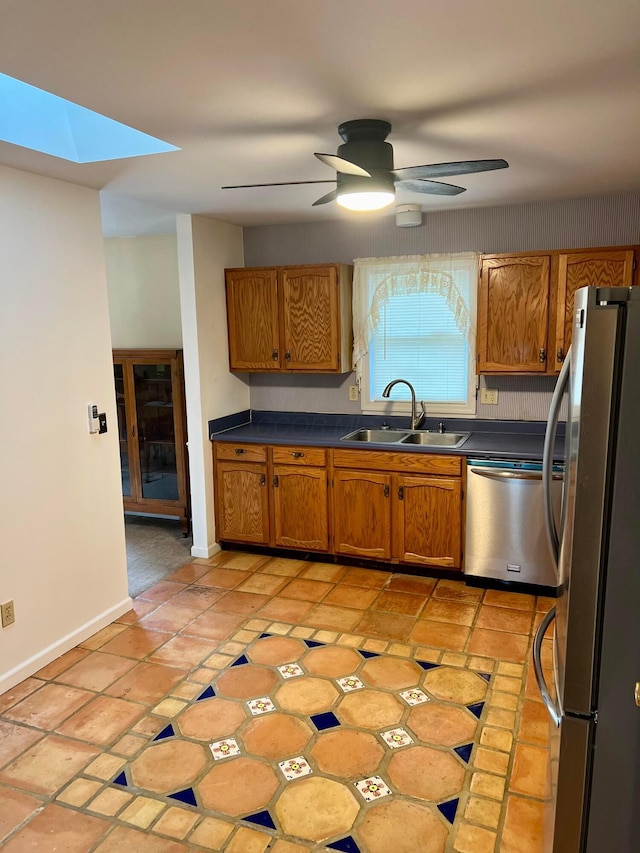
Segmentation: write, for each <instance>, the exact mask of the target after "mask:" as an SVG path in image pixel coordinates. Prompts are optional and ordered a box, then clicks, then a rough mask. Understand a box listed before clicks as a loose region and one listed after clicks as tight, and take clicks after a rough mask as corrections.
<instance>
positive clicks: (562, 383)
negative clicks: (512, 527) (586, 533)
mask: <svg viewBox="0 0 640 853" xmlns="http://www.w3.org/2000/svg"><path fill="white" fill-rule="evenodd" d="M570 370H571V348H569V351H568V352H567V355H566V358H565V360H564V362H563V364H562V370H561V371H560V376H559V377H558V381H557V383H556V387H555V390H554V392H553V399H552V400H551V406H550V408H549V419H548V420H547V429H546V431H545V435H544V449H543V451H542V496H543V500H544V519H545V529H546V532H547V540H548V542H549V547H550V549H551V555H552V557H553V561H554V563H555V565H556V567H557V566H558V560H559V556H560V535H559V534H558V529H557V527H556V520H555V517H554V515H553V504H552V501H551V480H552V476H553V449H554V445H555V442H556V432H557V429H558V418H559V417H560V407H561V406H562V398H563V397H564V392H565V391H566V389H567V386H568V384H569V376H570ZM565 488H566V487H565ZM563 504H564V501H563Z"/></svg>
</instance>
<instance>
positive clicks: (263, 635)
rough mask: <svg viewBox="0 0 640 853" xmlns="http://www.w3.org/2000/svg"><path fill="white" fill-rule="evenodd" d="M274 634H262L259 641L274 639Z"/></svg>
mask: <svg viewBox="0 0 640 853" xmlns="http://www.w3.org/2000/svg"><path fill="white" fill-rule="evenodd" d="M273 636H274V635H273V634H260V636H259V637H258V639H259V640H264V638H265V637H273Z"/></svg>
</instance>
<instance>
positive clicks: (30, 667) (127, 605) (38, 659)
mask: <svg viewBox="0 0 640 853" xmlns="http://www.w3.org/2000/svg"><path fill="white" fill-rule="evenodd" d="M132 604H133V602H132V601H131V599H130V598H125V599H123V600H122V601H120V602H118V604H114V606H113V607H110V608H109V609H108V610H105V611H103V612H102V613H100V614H99V615H98V616H96V617H95V618H94V619H91V620H90V621H89V622H85V623H84V625H81V626H80V627H79V628H76V630H75V631H72V632H71V633H70V634H67V635H66V636H65V637H62V639H60V640H57V641H56V642H55V643H52V644H51V645H50V646H47V647H46V649H43V650H42V651H41V652H38V653H37V654H35V655H33V656H32V657H30V658H28V659H27V660H26V661H24V662H23V663H21V664H19V665H18V666H16V667H14V668H13V669H11V670H9V672H5V673H4V674H3V675H2V676H0V695H1V694H2V693H5V692H6V691H7V690H10V689H11V688H12V687H15V685H16V684H20V682H21V681H24V679H25V678H29V676H31V675H33V674H34V673H35V672H38V670H39V669H42V667H44V666H46V665H47V664H49V663H51V661H54V660H56V658H59V657H60V655H63V654H64V653H65V652H68V651H69V650H70V649H73V648H75V647H76V646H77V645H78V644H79V643H82V642H83V640H86V639H88V638H89V637H92V636H93V635H94V634H97V633H98V631H100V630H101V629H102V628H106V626H107V625H110V624H111V623H112V622H113V621H114V620H116V619H117V618H118V616H122V615H123V614H124V613H126V612H127V611H128V610H131V606H132Z"/></svg>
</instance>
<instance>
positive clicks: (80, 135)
mask: <svg viewBox="0 0 640 853" xmlns="http://www.w3.org/2000/svg"><path fill="white" fill-rule="evenodd" d="M0 140H3V141H4V142H11V143H12V144H13V145H20V146H22V148H31V149H32V150H33V151H42V152H43V153H44V154H52V155H53V156H54V157H62V158H63V159H64V160H71V162H73V163H95V162H98V161H100V160H119V159H121V158H122V157H141V156H143V155H145V154H160V153H163V152H165V151H180V149H179V148H177V147H176V146H175V145H170V144H169V143H168V142H163V141H162V140H161V139H156V138H155V137H154V136H149V134H147V133H142V131H140V130H135V129H134V128H133V127H128V126H127V125H126V124H122V123H121V122H119V121H114V120H113V119H111V118H107V116H103V115H101V114H100V113H96V112H94V111H93V110H88V109H87V108H86V107H81V106H79V105H78V104H74V103H72V102H71V101H66V100H65V99H64V98H60V97H58V95H52V94H51V93H50V92H45V91H44V89H38V88H36V87H35V86H30V85H29V84H28V83H23V82H22V81H21V80H16V79H14V78H13V77H8V76H7V75H6V74H0Z"/></svg>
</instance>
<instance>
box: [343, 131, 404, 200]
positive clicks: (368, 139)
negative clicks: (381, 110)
mask: <svg viewBox="0 0 640 853" xmlns="http://www.w3.org/2000/svg"><path fill="white" fill-rule="evenodd" d="M390 132H391V125H390V124H389V122H388V121H380V120H378V119H356V120H354V121H345V122H343V123H342V124H341V125H340V126H339V127H338V133H339V134H340V136H341V138H342V139H344V144H342V145H339V146H338V151H337V154H338V157H343V158H344V159H345V160H348V161H349V162H350V163H356V164H357V165H358V166H362V168H363V169H366V170H367V172H369V173H370V174H371V177H372V178H374V179H375V183H376V184H380V186H381V188H384V189H389V190H390V191H391V192H393V191H394V176H393V146H392V145H390V144H389V143H388V142H385V139H386V138H387V136H388V135H389V133H390ZM337 178H338V187H345V186H348V187H349V188H350V189H352V190H353V191H354V192H357V191H358V190H359V189H360V190H365V189H371V183H372V181H371V178H363V177H358V176H356V175H347V174H343V173H340V172H338V176H337Z"/></svg>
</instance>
